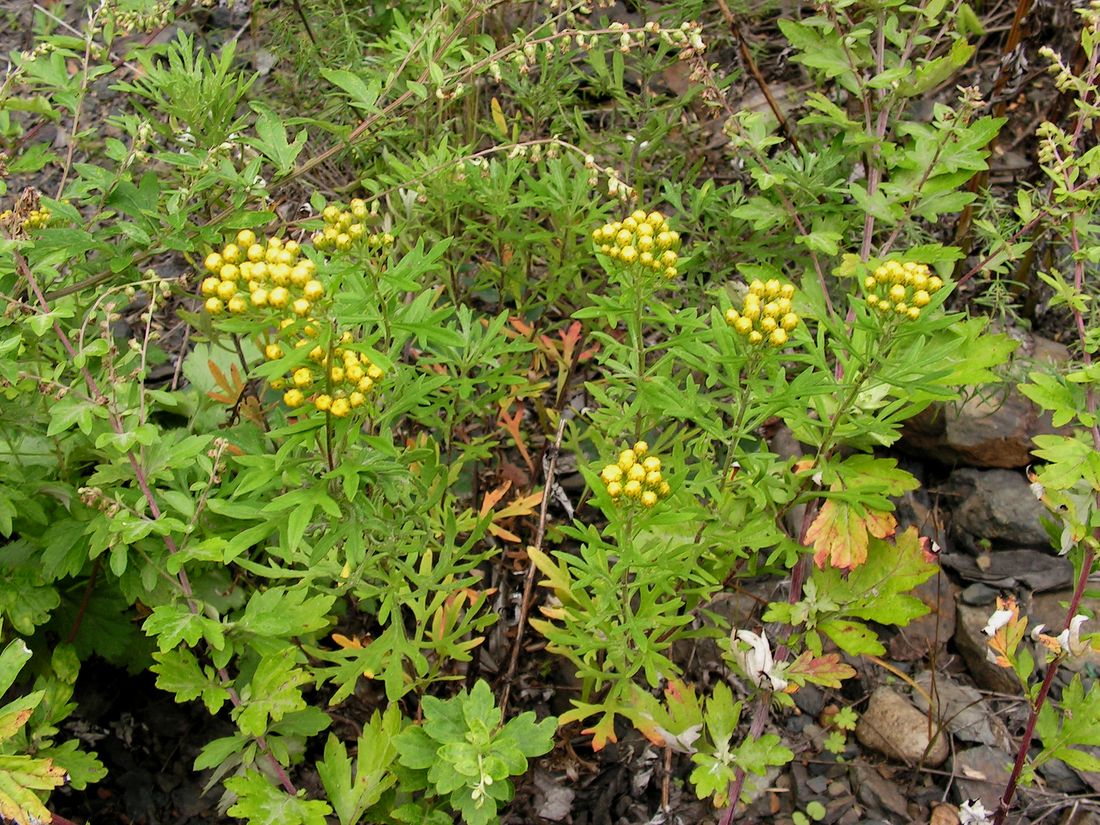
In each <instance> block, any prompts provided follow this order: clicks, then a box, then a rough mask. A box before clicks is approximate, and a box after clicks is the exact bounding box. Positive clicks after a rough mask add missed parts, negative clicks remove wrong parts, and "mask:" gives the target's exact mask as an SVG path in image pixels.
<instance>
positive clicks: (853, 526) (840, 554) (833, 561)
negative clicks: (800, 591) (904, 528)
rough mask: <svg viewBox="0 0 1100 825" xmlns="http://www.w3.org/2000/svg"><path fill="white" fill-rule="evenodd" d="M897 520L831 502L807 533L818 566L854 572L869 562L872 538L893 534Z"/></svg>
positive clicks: (831, 500)
mask: <svg viewBox="0 0 1100 825" xmlns="http://www.w3.org/2000/svg"><path fill="white" fill-rule="evenodd" d="M896 526H897V521H896V520H895V519H894V517H893V515H891V514H890V513H876V512H874V511H871V510H864V509H863V508H862V507H858V506H857V505H853V504H848V503H847V502H844V501H837V500H834V499H830V500H829V501H826V502H825V504H824V505H822V507H821V512H819V513H818V514H817V518H815V519H814V520H813V523H812V524H811V525H810V529H809V530H807V531H806V541H807V542H809V543H810V545H812V546H813V548H814V563H815V564H816V565H817V566H818V567H824V566H825V565H826V564H828V565H830V566H831V567H835V568H837V569H840V570H852V569H854V568H856V567H859V565H861V564H863V562H865V561H866V560H867V542H868V540H869V538H870V536H875V537H876V538H886V537H887V536H889V535H892V534H893V532H894V529H895V527H896Z"/></svg>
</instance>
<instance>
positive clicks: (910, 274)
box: [863, 261, 943, 321]
mask: <svg viewBox="0 0 1100 825" xmlns="http://www.w3.org/2000/svg"><path fill="white" fill-rule="evenodd" d="M942 288H943V280H942V279H941V278H940V277H939V276H937V275H933V274H932V272H931V270H930V269H929V268H928V265H927V264H921V263H916V262H914V261H905V262H902V261H886V262H884V263H882V264H880V265H879V266H877V267H876V268H875V271H874V272H873V273H872V274H871V275H868V276H867V277H866V278H864V279H863V292H864V295H865V300H866V302H867V306H868V307H869V308H870V309H874V310H877V311H878V312H879V313H880V314H881V315H884V316H889V315H897V316H899V317H902V318H908V319H909V320H912V321H915V320H917V319H918V318H920V314H921V310H922V309H923V308H924V307H926V306H928V305H929V304H930V303H931V302H932V296H933V295H934V294H935V293H936V292H938V291H939V290H940V289H942Z"/></svg>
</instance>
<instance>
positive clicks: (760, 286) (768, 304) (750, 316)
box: [726, 278, 800, 347]
mask: <svg viewBox="0 0 1100 825" xmlns="http://www.w3.org/2000/svg"><path fill="white" fill-rule="evenodd" d="M793 298H794V287H793V286H792V285H791V284H781V283H780V282H779V281H778V280H776V279H775V278H772V279H770V280H768V281H760V280H754V281H753V282H752V283H750V284H749V291H748V294H746V295H745V300H744V302H743V304H742V306H741V311H740V312H738V311H737V310H736V309H733V308H732V307H731V308H730V309H727V310H726V323H727V324H729V326H731V327H732V328H733V330H734V331H735V332H737V333H738V334H739V335H743V336H744V337H745V338H746V339H748V342H749V343H750V344H762V343H763V342H764V340H765V339H767V341H768V343H769V344H771V345H772V346H773V347H781V346H783V345H784V344H786V343H787V338H788V335H789V333H790V332H791V330H793V329H794V328H795V327H797V326H798V324H799V323H800V319H799V317H798V314H797V313H796V312H795V311H794V309H793V308H792V304H791V300H792V299H793Z"/></svg>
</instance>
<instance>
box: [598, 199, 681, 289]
mask: <svg viewBox="0 0 1100 825" xmlns="http://www.w3.org/2000/svg"><path fill="white" fill-rule="evenodd" d="M592 241H593V243H594V244H595V245H596V248H597V249H598V250H599V251H600V252H602V253H603V254H604V255H607V256H608V257H609V258H612V259H613V260H616V261H620V262H621V263H623V264H626V265H627V266H628V267H635V266H636V267H639V268H642V269H651V270H653V271H654V272H657V273H660V274H662V275H664V276H665V277H666V278H669V279H671V278H675V277H676V274H677V270H676V264H677V261H679V258H680V256H679V254H678V251H679V249H680V233H678V232H676V231H675V230H673V229H669V228H668V220H667V219H666V218H665V216H664V215H662V214H661V213H660V212H650V213H649V214H648V215H647V214H646V213H645V212H644V211H643V210H641V209H639V210H637V211H635V212H634V213H632V214H631V215H629V216H628V217H626V218H624V219H623V220H621V221H615V222H613V223H605V224H604V225H603V226H601V227H600V228H599V229H595V230H593V231H592Z"/></svg>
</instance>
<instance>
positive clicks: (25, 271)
mask: <svg viewBox="0 0 1100 825" xmlns="http://www.w3.org/2000/svg"><path fill="white" fill-rule="evenodd" d="M15 263H16V266H17V268H18V269H19V274H20V275H22V276H23V277H24V278H26V279H27V283H28V284H29V285H30V288H31V291H32V292H33V293H34V295H35V297H36V298H37V299H38V305H39V306H40V307H41V308H42V311H43V312H44V313H46V314H49V312H50V305H49V304H48V303H47V301H46V296H45V295H44V294H43V292H42V288H41V287H40V286H39V284H38V281H37V279H36V278H35V277H34V273H32V272H31V268H30V266H28V265H27V259H26V258H24V257H23V256H22V255H21V254H20V253H19V252H16V253H15ZM53 331H54V334H55V335H56V336H57V338H58V340H59V341H60V342H61V345H62V346H63V347H64V348H65V351H66V352H67V353H68V354H69V358H71V359H72V360H73V361H74V362H75V361H76V355H77V353H76V349H75V348H74V347H73V345H72V342H71V341H70V340H69V336H68V335H66V334H65V331H64V330H63V329H61V325H60V324H59V323H58V322H57V321H54V322H53ZM80 372H81V375H82V376H83V377H84V383H85V384H86V385H87V387H88V392H89V393H90V394H91V396H92V398H93V399H96V401H98V402H102V403H104V404H105V405H106V396H104V395H103V394H102V393H101V392H100V390H99V385H98V384H97V383H96V380H95V378H93V377H92V374H91V373H90V372H88V368H87V367H86V366H81V367H80ZM107 412H108V419H109V420H110V422H111V428H112V429H113V430H114V431H115V433H116V434H118V435H122V434H123V432H124V428H123V426H122V421H121V420H120V419H119V417H118V415H116V414H115V412H114V411H113V410H112V409H110V407H108V410H107ZM126 457H127V458H128V459H129V461H130V467H131V468H132V469H133V471H134V478H135V480H136V481H137V484H138V487H139V488H140V489H141V493H142V495H143V496H144V497H145V502H146V504H147V505H148V506H149V512H150V513H151V514H152V516H153V520H154V521H155V520H156V519H159V518H160V515H161V510H160V506H159V505H158V504H157V501H156V497H155V496H154V495H153V491H152V489H150V487H149V480H148V477H147V476H146V475H145V470H144V468H142V466H141V463H140V462H139V461H138V460H137V456H136V455H135V454H134V452H133V451H132V450H128V451H127V452H126ZM164 544H165V546H166V547H167V548H168V552H169V553H172V554H175V553H176V552H178V550H179V548H178V547H177V545H176V542H175V539H173V538H172V537H171V536H165V537H164ZM177 581H178V582H179V586H180V591H181V592H182V593H183V595H184V598H185V599H186V600H187V607H188V609H189V610H190V611H191V612H192V613H193V614H195V615H198V613H199V612H200V608H199V605H198V603H197V602H196V601H195V599H194V591H193V590H192V589H191V582H190V580H189V579H188V577H187V571H185V570H183V569H182V568H181V569H180V571H179V573H178V574H177ZM218 678H219V679H221V681H222V683H223V684H224V685H226V691H227V692H228V694H229V700H230V702H232V704H233V706H234V707H240V705H241V699H240V696H239V695H238V694H237V691H236V690H235V689H234V688H233V687H232V686H231V685H230V684H229V683H230V682H231V679H230V678H229V672H228V671H227V670H226V669H225V668H224V667H222V668H218ZM256 744H257V745H259V747H260V750H261V751H262V752H263V753H264V754H265V755H266V756H267V758H268V760H269V761H270V762H271V767H272V770H273V771H274V772H275V775H276V776H277V777H278V778H279V783H280V784H281V785H282V786H283V789H284V790H285V791H286V792H287V793H289V794H296V793H297V792H298V789H297V788H295V787H294V783H293V782H292V781H291V779H290V776H289V775H288V774H287V772H286V770H285V769H284V768H283V766H282V765H281V764H280V763H279V760H278V759H276V758H275V756H274V754H272V753H271V750H270V749H269V748H268V746H267V740H266V739H265V738H264V737H263V736H257V737H256Z"/></svg>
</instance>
